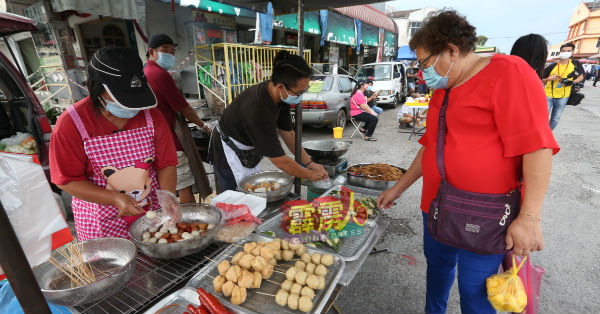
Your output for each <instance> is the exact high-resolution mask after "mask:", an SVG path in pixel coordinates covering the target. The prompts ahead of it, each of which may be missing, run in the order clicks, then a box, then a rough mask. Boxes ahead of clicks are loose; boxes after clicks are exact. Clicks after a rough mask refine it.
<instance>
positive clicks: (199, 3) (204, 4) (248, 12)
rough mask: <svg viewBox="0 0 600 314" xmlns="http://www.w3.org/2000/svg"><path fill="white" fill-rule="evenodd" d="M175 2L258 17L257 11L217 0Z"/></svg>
mask: <svg viewBox="0 0 600 314" xmlns="http://www.w3.org/2000/svg"><path fill="white" fill-rule="evenodd" d="M160 1H162V2H164V3H171V0H160ZM175 4H179V5H180V6H182V7H193V8H196V9H200V10H204V11H208V12H212V13H217V14H225V15H232V16H243V17H249V18H252V19H254V18H256V12H254V11H252V10H248V9H244V8H239V7H234V6H231V5H228V4H224V3H219V2H217V1H210V0H175Z"/></svg>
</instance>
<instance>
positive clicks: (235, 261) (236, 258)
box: [231, 252, 246, 265]
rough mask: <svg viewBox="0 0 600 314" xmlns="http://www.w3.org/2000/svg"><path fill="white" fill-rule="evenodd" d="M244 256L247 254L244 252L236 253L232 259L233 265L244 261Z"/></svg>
mask: <svg viewBox="0 0 600 314" xmlns="http://www.w3.org/2000/svg"><path fill="white" fill-rule="evenodd" d="M244 255H246V253H244V252H238V253H236V254H235V255H234V256H233V258H232V259H231V263H232V264H235V265H237V264H238V263H239V262H240V259H242V257H244Z"/></svg>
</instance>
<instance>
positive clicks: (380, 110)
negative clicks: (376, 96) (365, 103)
mask: <svg viewBox="0 0 600 314" xmlns="http://www.w3.org/2000/svg"><path fill="white" fill-rule="evenodd" d="M371 109H373V111H375V113H376V114H381V113H383V109H381V108H379V107H377V106H373V107H371Z"/></svg>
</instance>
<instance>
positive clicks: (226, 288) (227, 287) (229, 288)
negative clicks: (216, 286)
mask: <svg viewBox="0 0 600 314" xmlns="http://www.w3.org/2000/svg"><path fill="white" fill-rule="evenodd" d="M235 286H236V285H235V283H234V282H233V281H227V282H226V283H224V284H223V286H222V287H221V290H223V295H224V296H226V297H228V296H230V295H231V293H232V292H233V288H234V287H235Z"/></svg>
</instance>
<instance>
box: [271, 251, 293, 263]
mask: <svg viewBox="0 0 600 314" xmlns="http://www.w3.org/2000/svg"><path fill="white" fill-rule="evenodd" d="M292 258H293V256H292ZM275 259H276V260H278V261H280V260H281V250H276V251H275Z"/></svg>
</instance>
